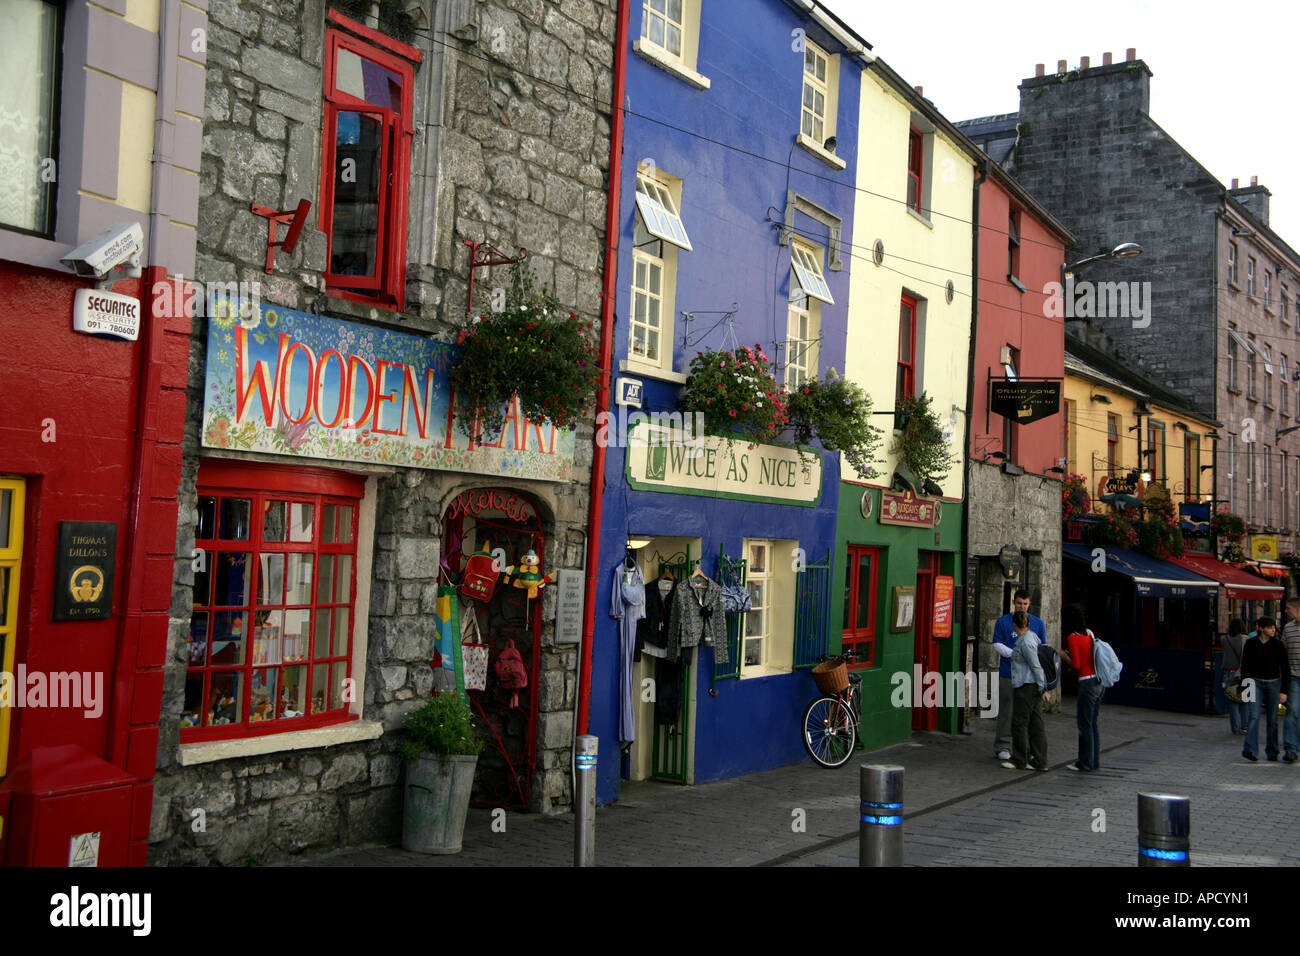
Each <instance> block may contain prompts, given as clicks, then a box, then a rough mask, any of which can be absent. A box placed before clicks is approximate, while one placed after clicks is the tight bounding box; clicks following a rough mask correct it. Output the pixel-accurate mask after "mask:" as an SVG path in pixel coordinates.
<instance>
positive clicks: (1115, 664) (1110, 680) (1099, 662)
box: [1088, 630, 1124, 687]
mask: <svg viewBox="0 0 1300 956" xmlns="http://www.w3.org/2000/svg"><path fill="white" fill-rule="evenodd" d="M1088 636H1089V637H1091V638H1092V669H1093V670H1095V671H1096V672H1097V679H1098V680H1100V681H1101V686H1102V687H1114V686H1115V685H1116V684H1118V683H1119V674H1120V671H1122V670H1123V669H1124V665H1123V664H1122V663H1121V662H1120V659H1119V657H1117V656H1116V654H1115V649H1114V648H1113V647H1111V646H1110V645H1109V644H1107V643H1106V642H1105V641H1103V640H1101V639H1100V638H1099V637H1097V635H1096V634H1094V633H1092V631H1091V630H1089V631H1088Z"/></svg>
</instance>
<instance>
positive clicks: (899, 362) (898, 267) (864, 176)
mask: <svg viewBox="0 0 1300 956" xmlns="http://www.w3.org/2000/svg"><path fill="white" fill-rule="evenodd" d="M859 129H860V130H862V139H861V144H860V146H859V149H858V167H857V189H858V191H857V200H856V208H855V210H854V214H853V240H852V241H853V247H852V248H853V256H854V263H853V269H852V273H851V277H850V285H849V289H850V297H849V331H848V341H847V345H846V359H845V365H846V369H845V373H846V375H847V377H848V378H849V379H851V380H853V381H855V382H857V383H859V384H860V385H862V386H863V388H865V389H866V390H867V392H868V393H869V394H870V395H871V398H872V402H873V407H874V410H875V411H889V410H891V409H893V408H894V407H895V402H896V401H897V400H898V398H900V397H901V396H902V395H903V394H908V395H912V394H920V393H922V392H924V393H925V394H926V395H927V396H928V397H930V398H932V399H933V405H932V408H933V410H934V411H935V412H936V413H937V414H938V416H939V418H940V419H941V420H942V421H943V422H944V424H945V431H946V432H947V434H948V436H949V448H950V450H951V454H952V468H951V470H950V471H949V472H948V475H947V477H946V478H945V479H944V480H943V481H942V482H941V487H942V488H943V496H944V497H945V498H953V499H960V498H961V497H962V475H963V473H964V468H965V456H964V454H963V448H962V443H963V436H964V433H965V419H964V417H963V416H964V412H963V411H962V410H963V409H965V407H966V391H967V377H968V367H969V362H970V331H971V294H972V282H971V266H972V250H971V197H972V193H973V190H974V185H975V164H976V162H977V154H976V152H975V150H974V147H973V146H972V145H971V144H970V143H969V142H968V141H965V137H963V136H961V134H960V133H957V131H956V130H955V129H953V128H952V127H951V126H950V124H948V122H947V120H945V119H943V117H942V116H940V115H939V114H938V113H937V112H936V111H935V110H934V108H933V107H932V106H930V104H929V103H927V102H926V101H925V100H923V99H922V98H921V96H920V95H919V94H918V93H916V92H915V91H914V90H913V89H912V87H910V86H908V85H907V84H906V83H905V82H904V81H903V80H902V79H901V78H899V77H898V76H897V74H895V73H894V72H893V71H892V70H890V68H889V67H888V66H886V65H885V64H884V63H882V62H881V61H879V60H877V61H876V62H875V63H874V64H873V65H872V67H871V69H869V70H865V71H864V72H863V74H862V88H861V105H860V114H859ZM877 424H878V425H880V427H882V428H883V429H884V430H885V436H884V441H882V443H881V446H880V448H879V450H878V453H877V460H876V465H875V468H876V471H877V472H879V473H880V474H879V475H878V476H877V477H876V478H874V479H871V480H870V481H869V482H866V483H868V484H873V485H877V486H883V487H888V486H889V484H890V478H891V476H892V474H893V472H894V468H895V467H896V465H897V455H895V454H892V453H891V451H890V449H891V448H892V446H893V444H894V442H893V436H892V421H891V420H890V419H889V418H887V417H885V416H880V417H878V418H877ZM843 467H844V472H843V477H844V478H845V479H846V480H850V481H854V480H856V481H864V479H863V478H862V476H860V475H857V474H856V473H855V472H854V471H853V470H852V469H851V468H849V467H848V465H847V464H845V465H844V466H843Z"/></svg>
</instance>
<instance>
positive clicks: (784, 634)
mask: <svg viewBox="0 0 1300 956" xmlns="http://www.w3.org/2000/svg"><path fill="white" fill-rule="evenodd" d="M741 544H742V546H743V548H744V555H745V561H746V569H745V587H746V588H747V589H749V591H750V599H751V601H753V604H754V607H753V608H751V610H749V611H746V612H745V615H744V618H743V619H742V621H741V625H740V650H739V653H740V679H741V680H744V679H746V678H749V677H763V676H767V675H771V674H789V673H791V672H792V671H793V669H794V605H795V593H796V585H797V580H796V574H795V570H794V554H795V550H796V549H797V548H798V547H799V542H798V541H789V540H776V539H771V538H745V539H744V541H742V542H741ZM756 546H757V547H763V548H765V549H766V552H765V557H766V560H765V561H764V564H763V568H762V569H761V570H755V567H754V565H755V562H754V561H753V554H752V551H751V549H752V548H753V547H756ZM754 585H761V586H762V589H763V590H762V601H761V603H760V602H759V601H754V600H753V597H754V588H753V586H754ZM755 614H757V615H759V616H758V618H757V620H758V622H759V624H758V632H757V633H755V634H752V635H751V634H749V633H748V632H749V630H750V626H751V621H754V620H755V618H754V617H753V615H755ZM753 640H758V641H760V642H761V651H760V655H759V661H758V662H757V663H754V664H748V663H746V651H747V647H746V644H747V642H748V641H753Z"/></svg>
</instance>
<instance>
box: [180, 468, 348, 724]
mask: <svg viewBox="0 0 1300 956" xmlns="http://www.w3.org/2000/svg"><path fill="white" fill-rule="evenodd" d="M364 493H365V480H364V479H363V478H359V477H357V476H354V475H345V474H339V473H336V472H330V471H326V470H324V469H317V468H301V469H288V468H275V467H267V466H252V465H246V464H243V463H237V462H225V461H207V462H204V463H203V465H202V466H201V468H200V471H199V479H198V497H199V499H200V502H201V501H202V499H204V498H208V497H212V498H215V499H216V501H215V502H214V512H213V513H214V520H213V526H212V530H211V533H212V535H215V537H203V538H197V539H196V540H195V547H196V548H198V549H202V550H203V551H204V552H205V561H206V566H207V575H208V578H209V580H211V582H212V584H211V587H212V589H213V590H212V592H211V594H212V597H213V598H215V597H216V593H215V591H216V583H217V574H218V571H217V569H218V566H219V562H220V557H219V556H220V555H221V554H223V553H227V552H230V553H239V554H248V555H249V556H250V557H249V560H248V563H247V571H246V580H245V582H244V587H245V589H246V593H247V597H246V600H245V601H244V602H242V603H240V604H230V605H226V604H220V605H219V604H216V603H215V601H214V602H213V603H204V601H206V600H207V598H206V597H205V598H203V600H200V595H195V601H194V607H195V608H196V612H195V613H207V614H208V617H209V620H208V625H207V630H206V633H205V643H206V649H205V650H204V654H205V655H206V656H207V657H209V658H210V656H211V649H212V648H213V646H214V643H215V633H214V631H215V628H214V622H215V618H216V617H217V615H218V614H220V613H223V612H227V613H229V612H233V613H236V614H238V613H239V612H241V611H242V612H244V616H243V619H242V622H241V633H242V638H241V643H242V645H243V648H242V652H241V656H242V660H241V661H240V662H239V663H236V664H232V665H229V666H223V665H221V664H216V665H214V664H213V663H212V662H211V660H210V659H209V660H205V662H204V663H203V664H202V665H200V666H197V667H187V669H186V687H187V693H188V689H189V682H190V680H192V679H193V678H194V677H199V678H201V679H202V682H203V683H202V688H201V690H200V695H199V698H198V701H199V703H198V719H199V721H200V724H199V726H183V727H182V728H181V737H180V739H181V743H193V742H197V741H204V740H226V739H235V738H247V737H261V736H266V735H268V734H275V733H285V732H288V731H292V730H303V729H307V728H312V727H320V726H324V725H328V724H338V723H344V722H347V721H351V720H355V719H357V715H356V714H353V713H352V712H351V710H350V707H349V704H348V703H347V702H340V704H341V705H340V706H336V707H334V708H332V709H331V708H330V707H329V704H330V698H329V688H330V687H331V686H332V685H333V681H332V680H331V677H332V676H333V672H334V670H335V669H336V668H343V669H344V677H346V678H351V677H353V673H352V655H353V649H354V641H355V637H356V626H357V621H356V598H357V557H358V555H357V551H358V531H359V525H360V512H361V499H362V497H363V496H364ZM223 498H224V499H237V500H247V501H248V502H249V522H248V529H247V536H246V537H244V538H239V539H223V538H221V537H220V535H221V533H222V529H221V528H220V527H219V523H220V520H221V510H222V509H221V504H220V502H221V499H223ZM276 501H285V502H310V503H312V504H313V506H314V507H313V513H312V535H311V541H310V542H293V541H289V540H285V541H280V542H266V541H264V540H263V534H264V527H263V522H262V521H260V520H255V519H256V518H257V516H258V515H261V514H264V513H265V510H266V506H267V505H269V503H271V502H276ZM327 505H336V506H347V507H350V508H351V524H350V527H349V534H348V539H349V540H348V541H337V540H336V541H334V542H325V541H323V540H322V537H323V536H322V523H323V518H324V512H325V506H327ZM335 514H336V518H337V520H338V522H339V523H338V524H336V532H335V535H334V537H335V538H336V539H337V538H339V537H341V536H342V535H341V534H340V532H341V531H342V528H343V525H342V517H341V515H340V514H339V512H337V511H336V512H335ZM285 537H286V539H287V538H288V537H289V535H288V534H286V535H285ZM267 554H284V555H286V558H285V562H284V569H283V570H282V572H281V573H282V575H283V577H284V579H285V581H284V585H283V586H285V587H286V588H287V586H288V581H287V578H288V573H287V569H288V565H289V558H288V557H287V555H290V554H311V555H313V556H314V559H313V561H312V578H311V582H310V585H309V587H310V592H309V595H308V597H309V600H308V602H306V603H303V602H297V603H294V604H293V605H290V604H288V603H287V599H288V594H287V593H284V594H282V597H283V600H280V601H277V602H272V601H268V602H267V603H265V604H262V603H261V602H260V601H259V593H258V592H259V578H260V575H261V564H262V562H261V561H260V560H259V558H260V557H261V556H262V555H267ZM342 555H346V556H349V557H350V558H351V570H350V580H349V581H348V582H347V584H346V588H347V590H346V595H347V600H346V602H345V601H342V600H338V599H333V600H321V599H320V594H319V591H318V580H319V579H318V574H319V572H320V569H321V566H322V560H321V559H322V558H323V557H336V556H342ZM197 579H198V575H197V574H196V581H197ZM259 607H263V608H269V609H270V610H271V613H272V614H273V613H274V611H275V610H279V609H281V608H284V609H296V610H307V611H308V614H309V617H308V622H309V623H308V625H307V630H306V636H305V638H304V639H303V640H304V642H305V645H306V646H305V648H304V650H305V652H306V654H305V657H304V658H302V659H301V661H292V662H286V661H285V660H284V657H283V654H282V655H280V656H281V661H280V663H278V664H272V663H266V664H254V663H253V650H254V645H255V642H256V640H257V638H256V629H257V616H256V615H257V609H258V608H259ZM336 608H346V609H347V610H348V625H347V627H348V634H347V646H346V649H345V651H344V652H343V653H341V654H340V653H334V641H333V637H334V635H333V633H331V634H330V640H329V642H328V644H327V649H326V653H323V654H319V655H318V654H316V653H315V651H316V647H315V644H316V633H315V630H316V621H317V615H318V614H319V613H320V610H321V609H326V610H331V611H332V610H334V609H336ZM192 628H193V622H191V633H193V632H192ZM281 636H282V637H283V635H281ZM322 665H323V666H324V667H325V668H326V677H325V682H326V688H325V692H326V697H325V699H324V702H323V707H322V709H321V710H319V711H317V710H316V701H315V698H316V694H317V691H318V690H321V688H317V687H315V686H314V685H315V679H316V671H317V669H318V668H319V667H320V666H322ZM295 666H298V667H302V668H303V669H304V678H305V684H306V687H305V691H304V697H305V700H306V701H307V706H306V707H304V710H303V716H301V717H288V718H285V717H280V718H276V719H269V720H268V719H263V720H251V719H250V717H251V714H250V707H251V703H252V696H253V694H252V692H251V690H252V677H253V671H254V670H267V669H276V670H277V675H276V684H275V686H276V687H277V688H280V687H281V686H282V684H281V679H282V678H281V673H280V672H282V671H283V670H284V669H285V668H288V667H295ZM214 674H216V675H220V674H238V675H239V678H240V693H239V696H238V703H239V713H237V714H235V715H234V716H235V717H236V719H235V720H232V721H231V722H230V723H228V724H221V725H216V724H210V723H209V722H208V721H209V719H210V716H211V715H210V714H209V710H211V709H212V708H211V706H210V705H211V700H212V675H214ZM276 697H277V700H276V706H277V707H278V706H279V704H280V702H281V699H280V693H279V691H277V693H276ZM187 707H188V701H187ZM186 713H189V711H188V710H187V711H186Z"/></svg>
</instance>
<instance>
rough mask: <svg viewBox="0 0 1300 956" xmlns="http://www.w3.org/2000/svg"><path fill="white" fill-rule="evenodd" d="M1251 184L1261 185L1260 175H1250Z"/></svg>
mask: <svg viewBox="0 0 1300 956" xmlns="http://www.w3.org/2000/svg"><path fill="white" fill-rule="evenodd" d="M1250 184H1251V185H1252V186H1258V185H1259V177H1258V176H1251V177H1250Z"/></svg>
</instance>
